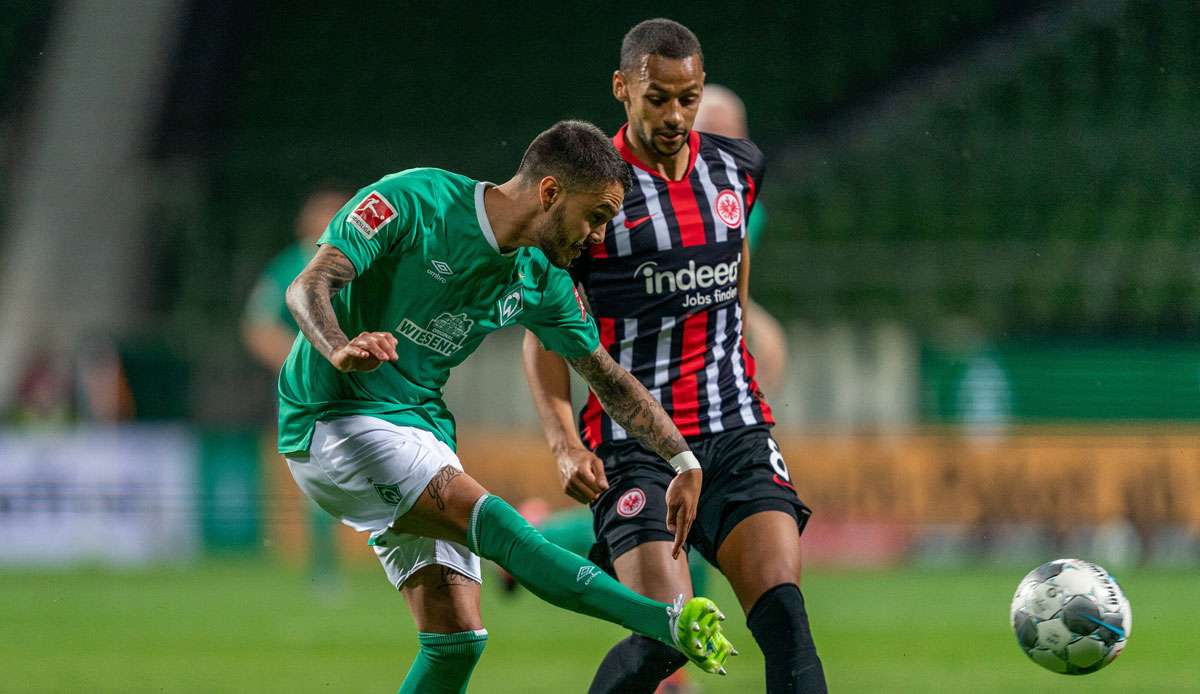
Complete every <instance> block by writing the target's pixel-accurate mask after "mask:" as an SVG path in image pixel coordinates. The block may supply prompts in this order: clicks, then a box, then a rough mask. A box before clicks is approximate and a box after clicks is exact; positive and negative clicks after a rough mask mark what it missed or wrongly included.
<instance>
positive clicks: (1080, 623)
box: [1012, 559, 1133, 675]
mask: <svg viewBox="0 0 1200 694" xmlns="http://www.w3.org/2000/svg"><path fill="white" fill-rule="evenodd" d="M1132 627H1133V615H1132V613H1131V612H1130V610H1129V601H1128V600H1126V599H1125V594H1124V593H1122V592H1121V586H1119V585H1117V580H1116V579H1115V578H1113V577H1112V576H1111V575H1110V574H1109V573H1108V572H1107V571H1105V570H1104V568H1102V567H1100V566H1097V565H1095V564H1092V563H1090V562H1086V561H1081V560H1079V559H1056V560H1054V561H1052V562H1047V563H1045V564H1042V565H1041V566H1039V567H1037V568H1036V569H1034V570H1033V571H1030V572H1029V573H1028V574H1026V575H1025V578H1023V579H1022V580H1021V584H1020V585H1018V586H1017V592H1016V594H1015V595H1013V601H1012V628H1013V631H1014V632H1016V635H1017V643H1019V644H1021V650H1023V651H1025V655H1027V656H1029V657H1030V659H1032V660H1033V662H1035V663H1037V664H1038V665H1041V666H1042V667H1044V668H1046V669H1047V670H1051V671H1053V672H1058V673H1062V674H1064V675H1086V674H1088V673H1091V672H1095V671H1097V670H1099V669H1100V668H1102V667H1104V666H1105V665H1108V664H1109V663H1111V662H1112V661H1113V659H1114V658H1116V657H1117V656H1118V655H1119V654H1120V653H1121V649H1123V648H1125V641H1126V639H1128V638H1129V632H1130V629H1131V628H1132Z"/></svg>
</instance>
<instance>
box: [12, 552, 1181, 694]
mask: <svg viewBox="0 0 1200 694" xmlns="http://www.w3.org/2000/svg"><path fill="white" fill-rule="evenodd" d="M1023 574H1024V571H1023V570H1020V569H1016V570H1011V571H1001V570H973V571H966V572H957V571H956V572H916V571H911V570H896V571H887V572H828V571H823V572H814V573H813V574H812V575H810V576H808V577H807V578H806V580H805V593H806V596H807V599H808V603H809V609H810V612H811V615H812V620H813V626H814V629H815V632H816V636H817V643H818V647H819V648H820V650H821V654H822V658H823V660H824V662H825V669H826V672H827V673H828V677H829V683H830V689H831V691H833V692H835V693H845V692H873V693H874V692H970V693H971V694H983V693H985V692H1006V693H1007V692H1023V693H1031V692H1049V691H1053V692H1072V691H1078V692H1084V691H1086V692H1088V693H1089V694H1096V693H1100V692H1155V693H1159V692H1187V691H1195V692H1200V657H1198V656H1197V646H1200V640H1198V637H1197V631H1198V630H1197V624H1200V619H1198V618H1200V578H1198V577H1197V575H1196V574H1195V573H1194V572H1192V573H1187V572H1129V573H1127V574H1125V575H1122V576H1121V578H1122V584H1123V586H1124V587H1125V589H1126V592H1127V593H1128V595H1129V598H1130V601H1131V602H1132V604H1133V610H1134V629H1133V635H1132V638H1131V641H1130V645H1129V647H1128V648H1127V649H1126V650H1125V653H1124V654H1123V655H1122V656H1121V657H1120V658H1119V659H1118V660H1117V661H1116V662H1115V663H1114V664H1113V665H1112V666H1110V667H1109V668H1107V669H1105V670H1102V671H1101V672H1099V673H1096V674H1093V675H1090V676H1087V677H1080V678H1069V677H1064V676H1060V675H1054V674H1051V673H1049V672H1046V671H1043V670H1041V669H1040V668H1038V667H1037V666H1036V665H1034V664H1033V663H1032V662H1030V661H1028V660H1027V659H1026V658H1025V656H1024V655H1022V654H1021V653H1020V651H1019V650H1018V648H1017V646H1016V643H1015V641H1014V639H1013V637H1012V635H1011V634H1010V633H1009V629H1008V626H1007V610H1008V604H1009V599H1010V596H1011V594H1012V590H1013V589H1014V588H1015V587H1016V584H1017V581H1018V580H1019V579H1020V577H1021V576H1022V575H1023ZM717 584H719V585H717ZM714 585H717V589H716V590H715V591H714V592H715V595H714V597H715V598H716V599H717V601H718V603H719V604H722V605H724V606H725V609H726V611H727V612H729V613H730V614H731V615H732V613H733V611H736V609H737V608H736V602H735V601H734V600H733V597H732V595H731V594H730V593H729V591H728V589H727V588H726V587H725V586H724V582H723V581H714ZM340 596H341V597H340V598H338V599H329V598H328V597H325V598H322V597H320V596H319V595H318V593H316V592H315V591H314V590H313V589H312V586H311V585H310V584H309V583H308V582H307V580H306V578H305V577H304V576H302V575H300V574H298V573H295V572H292V571H288V570H285V569H281V568H279V567H277V566H274V565H272V564H270V563H267V562H265V561H248V560H247V561H231V562H210V563H204V564H201V565H198V566H195V567H189V568H187V569H178V570H155V571H138V572H112V571H102V570H87V571H70V572H13V571H11V570H9V571H5V572H0V691H4V692H66V691H79V692H84V691H86V692H89V693H91V692H204V693H206V694H211V693H214V692H256V693H257V692H325V691H327V692H393V691H395V689H396V688H397V687H398V685H399V683H400V680H401V679H402V678H403V676H404V672H405V670H406V669H407V667H408V663H409V662H410V660H411V658H412V655H413V653H414V652H415V641H416V639H415V636H414V630H413V626H412V622H411V620H410V619H409V617H408V613H407V611H406V610H405V607H404V604H403V600H402V599H401V598H400V597H399V596H398V595H396V594H395V593H394V592H393V591H392V590H390V588H389V586H388V585H387V583H386V581H385V580H384V578H383V574H382V572H380V571H379V570H378V569H375V568H368V567H360V568H354V569H352V570H350V571H349V573H348V574H347V575H346V576H345V580H344V585H343V590H342V591H341V593H340ZM484 616H485V621H486V624H487V627H488V630H489V631H490V632H491V639H490V641H489V643H488V648H487V651H486V652H485V654H484V657H483V660H482V661H481V662H480V665H479V668H478V669H477V670H476V674H475V678H474V680H473V685H472V688H471V691H472V692H481V693H492V692H494V693H500V692H512V693H514V694H516V693H518V692H520V693H521V694H532V693H536V692H546V693H547V694H549V693H551V692H553V693H554V694H562V693H564V692H582V691H584V690H586V687H587V683H588V682H589V681H590V678H591V675H592V672H593V670H594V668H595V664H596V663H597V662H598V661H599V659H600V657H601V656H602V654H603V653H604V651H605V650H606V648H607V647H608V646H609V645H610V644H611V643H613V642H615V641H616V640H617V639H619V638H621V637H622V632H621V630H620V629H618V628H615V627H612V626H610V625H607V624H603V623H599V622H595V621H591V620H587V619H585V618H583V617H578V616H576V615H573V614H570V613H567V612H563V611H560V610H556V609H553V608H551V607H548V606H546V605H544V604H543V603H541V602H539V601H538V600H536V599H535V598H533V597H532V596H531V595H529V594H528V593H521V594H519V595H518V596H517V597H516V599H506V598H505V596H502V595H500V594H499V592H498V590H497V586H496V583H495V582H491V583H490V584H489V585H488V586H486V587H485V590H484ZM727 624H730V632H731V638H732V640H733V641H734V643H735V644H737V645H739V646H740V649H741V651H742V653H743V654H744V655H742V656H741V657H740V658H737V659H735V661H734V662H733V665H732V666H731V668H730V676H729V677H727V678H721V679H718V678H716V677H712V676H707V675H703V674H702V673H699V671H695V670H694V669H693V671H694V672H695V677H694V679H696V680H698V681H699V682H700V683H701V684H702V685H703V690H702V691H704V692H706V693H716V692H738V693H739V694H750V693H752V692H760V691H762V684H761V683H762V673H761V669H762V660H761V657H760V655H759V654H758V652H757V648H756V647H755V645H754V642H753V639H751V638H750V636H749V633H748V632H747V630H746V628H745V625H744V622H743V620H741V619H738V618H737V617H736V616H731V619H730V621H729V622H727Z"/></svg>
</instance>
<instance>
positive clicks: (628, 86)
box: [613, 55, 704, 158]
mask: <svg viewBox="0 0 1200 694" xmlns="http://www.w3.org/2000/svg"><path fill="white" fill-rule="evenodd" d="M703 92H704V66H703V65H702V64H701V62H700V56H698V55H693V56H690V57H688V58H683V59H682V60H676V59H672V58H663V57H661V56H657V55H647V56H643V57H642V62H641V65H640V66H639V67H638V68H637V70H634V71H630V72H622V71H620V70H618V71H617V72H616V74H614V75H613V95H614V96H616V97H617V99H618V100H619V101H621V102H622V103H623V104H624V105H625V115H626V116H627V117H628V118H629V129H630V130H631V131H632V132H633V135H634V137H636V138H637V139H638V141H639V142H640V143H641V144H642V145H644V146H645V147H646V149H649V150H650V151H651V152H654V153H655V154H657V155H659V156H661V157H664V158H666V157H673V156H675V155H676V154H678V153H679V151H680V150H681V149H683V146H684V145H685V144H687V141H688V134H689V133H690V132H691V131H692V124H693V123H694V122H695V120H696V109H698V108H699V107H700V96H701V94H702V93H703Z"/></svg>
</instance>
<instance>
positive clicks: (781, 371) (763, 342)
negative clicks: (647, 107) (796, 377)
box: [692, 83, 787, 396]
mask: <svg viewBox="0 0 1200 694" xmlns="http://www.w3.org/2000/svg"><path fill="white" fill-rule="evenodd" d="M692 127H693V128H695V129H696V130H699V131H700V132H704V133H712V134H713V135H721V136H723V137H732V138H734V139H738V140H744V139H746V138H747V137H749V136H750V134H749V130H748V129H747V127H746V105H745V104H743V103H742V100H741V98H740V97H739V96H738V95H737V94H735V93H734V91H733V90H732V89H730V88H728V87H724V86H722V85H719V84H711V83H708V84H705V85H704V98H702V99H701V100H700V108H699V109H697V110H696V122H695V123H694V124H693V125H692ZM766 226H767V208H766V206H765V205H763V202H762V200H759V201H758V202H756V203H755V204H754V207H752V208H750V216H749V219H748V220H747V222H746V236H747V237H748V240H749V247H750V253H752V254H753V253H754V251H755V250H756V249H757V247H758V244H759V243H760V242H761V241H762V234H763V230H764V229H766ZM742 330H743V331H744V332H745V333H746V342H747V343H748V344H749V346H750V348H751V350H750V351H751V352H752V353H753V354H754V362H755V364H756V365H757V366H758V372H757V374H756V378H757V379H758V384H759V386H760V387H761V388H762V389H763V392H765V393H767V394H769V395H776V396H777V395H779V392H780V388H781V387H782V386H783V381H784V377H785V376H786V374H787V333H785V332H784V330H783V326H782V325H780V324H779V321H777V320H775V316H772V315H771V314H770V313H768V312H767V310H766V309H765V308H763V307H762V306H761V305H760V304H759V303H758V302H757V301H755V300H754V299H753V298H750V297H747V301H746V307H745V318H744V321H743V325H742Z"/></svg>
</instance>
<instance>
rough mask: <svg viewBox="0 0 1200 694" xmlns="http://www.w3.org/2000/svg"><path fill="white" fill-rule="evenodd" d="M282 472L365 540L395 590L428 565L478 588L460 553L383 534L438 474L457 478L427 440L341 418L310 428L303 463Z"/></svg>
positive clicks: (471, 565) (446, 545)
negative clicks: (371, 544) (451, 572)
mask: <svg viewBox="0 0 1200 694" xmlns="http://www.w3.org/2000/svg"><path fill="white" fill-rule="evenodd" d="M287 464H288V468H289V469H290V470H291V471H292V477H293V478H295V480H296V484H298V485H300V489H301V490H302V491H303V492H304V494H305V495H307V496H308V497H309V498H310V499H312V500H313V501H315V502H317V504H318V505H320V506H321V508H323V509H325V510H326V511H328V512H329V513H332V514H333V515H334V516H337V517H338V518H339V519H341V521H342V522H343V523H345V524H346V525H348V526H350V527H351V528H354V529H355V530H357V531H359V532H366V533H370V534H371V538H372V540H373V542H374V549H375V554H376V555H378V557H379V561H380V563H382V564H383V569H384V571H386V572H387V576H388V580H390V581H391V582H392V585H394V586H396V588H397V589H399V588H400V587H401V586H403V585H404V582H405V581H407V580H408V577H409V576H411V575H412V574H413V572H414V571H416V570H418V569H421V568H423V567H426V566H429V565H430V564H440V565H442V566H448V567H450V568H452V569H454V570H455V571H457V572H459V573H461V574H462V575H464V576H466V577H468V578H470V579H471V580H473V581H475V582H477V583H479V582H482V581H481V577H480V572H479V557H477V556H476V555H475V554H473V553H472V552H471V551H470V550H468V549H467V548H466V547H464V546H463V545H460V544H458V543H456V542H450V541H448V540H434V539H430V538H427V537H422V536H420V535H408V534H401V533H394V532H392V531H391V530H389V527H390V526H391V525H392V524H393V523H395V522H396V519H397V518H399V517H400V516H403V515H404V514H405V513H407V512H408V510H409V509H410V508H412V506H413V504H415V503H416V502H417V499H419V498H420V496H421V494H422V493H423V492H424V491H425V488H426V487H427V486H428V485H429V481H430V480H431V479H433V476H434V475H435V474H437V471H438V470H441V469H442V468H443V467H445V466H447V465H452V466H454V467H456V468H458V469H459V470H462V463H460V462H459V461H458V456H456V455H454V451H452V450H450V447H449V446H447V445H446V444H444V443H442V442H441V441H439V440H438V439H437V438H436V437H434V435H433V434H431V433H429V432H428V431H425V430H423V429H416V428H414V427H401V426H396V425H395V424H391V423H390V422H385V421H384V420H382V419H377V418H375V417H367V416H361V415H356V416H353V417H341V418H338V419H332V420H329V421H323V422H317V425H316V429H315V430H314V432H313V438H312V445H311V446H310V447H309V455H308V457H307V458H305V457H301V456H294V457H288V458H287Z"/></svg>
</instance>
